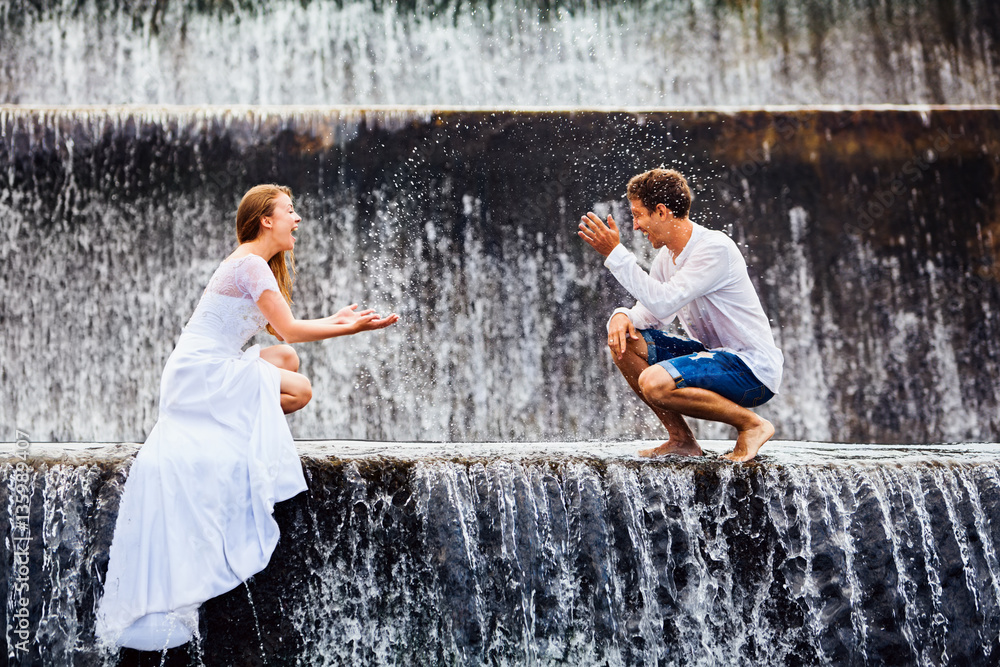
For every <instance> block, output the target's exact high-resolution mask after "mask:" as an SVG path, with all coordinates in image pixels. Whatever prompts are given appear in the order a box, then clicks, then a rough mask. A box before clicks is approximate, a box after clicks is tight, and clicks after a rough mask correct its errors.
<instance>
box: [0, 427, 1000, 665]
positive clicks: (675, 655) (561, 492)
mask: <svg viewBox="0 0 1000 667" xmlns="http://www.w3.org/2000/svg"><path fill="white" fill-rule="evenodd" d="M639 444H640V443H624V444H622V445H608V446H604V447H603V448H593V449H587V448H585V447H582V446H581V445H580V444H579V443H576V444H561V443H552V444H548V445H541V444H539V445H527V446H519V447H511V446H483V445H479V446H475V445H472V446H463V447H462V448H453V449H448V448H445V449H444V450H442V449H441V448H437V447H433V448H427V447H415V446H407V445H402V444H393V445H384V446H379V445H377V444H367V445H366V444H363V443H355V444H353V445H352V444H350V443H308V442H302V443H300V450H301V453H302V455H303V461H304V464H305V467H306V471H307V477H308V480H309V486H310V491H309V493H308V494H304V495H302V496H299V497H297V498H295V499H293V500H291V501H288V502H287V503H283V504H281V505H279V507H278V509H277V513H278V519H279V522H280V524H281V526H282V538H281V541H280V542H279V544H278V549H277V551H276V552H275V554H274V556H273V558H272V565H271V566H269V567H268V568H267V569H266V570H265V571H264V572H262V573H260V574H258V575H257V576H256V577H254V578H253V579H252V580H251V581H250V582H249V584H248V586H246V587H241V588H237V589H236V590H234V591H232V592H231V593H228V594H226V595H223V596H221V597H219V598H216V599H214V600H212V601H210V602H208V603H207V604H206V605H205V606H204V607H203V611H202V616H201V618H202V620H201V638H200V640H199V641H198V642H197V643H196V644H195V645H193V646H190V647H187V648H182V649H176V650H175V651H174V652H179V653H181V654H183V655H192V656H194V657H193V658H192V659H193V660H194V662H195V664H250V663H256V662H259V661H264V662H266V663H267V664H275V663H279V664H308V665H324V664H330V665H335V664H344V663H347V662H351V663H357V664H366V665H388V664H413V665H438V664H452V663H457V664H507V665H517V664H540V665H545V664H567V663H570V664H579V665H597V664H611V665H634V664H661V665H718V664H791V663H797V664H816V665H819V664H887V663H893V664H910V665H941V664H946V663H957V664H990V663H992V662H993V661H995V659H996V656H997V655H998V654H1000V642H998V639H997V638H998V636H1000V625H998V624H1000V608H998V606H1000V562H998V556H997V545H998V541H1000V532H998V528H997V526H996V521H995V517H996V515H997V513H998V512H1000V507H998V503H1000V466H998V464H997V455H998V453H1000V452H998V450H997V446H996V445H978V446H966V447H954V446H952V447H936V448H933V447H928V448H924V449H920V448H908V449H906V450H893V449H888V448H870V447H869V448H866V447H862V446H851V445H836V446H817V445H808V444H796V443H785V444H783V445H782V446H781V447H780V448H779V447H776V448H773V449H772V450H771V451H770V452H769V455H768V458H769V461H768V463H767V464H759V465H750V466H743V467H734V466H732V465H730V464H727V463H725V462H722V461H719V460H712V459H708V460H700V461H697V460H692V461H676V460H675V461H668V462H654V463H649V462H640V461H639V460H638V459H635V458H633V457H632V456H630V455H629V454H630V453H631V452H632V451H633V450H634V448H635V447H637V446H638V445H639ZM721 445H722V443H714V442H712V443H707V447H708V448H709V451H723V450H722V449H721V448H720V447H721ZM32 447H34V448H35V449H34V456H33V457H32V464H31V466H30V467H29V473H28V474H27V475H26V476H25V481H21V482H16V483H15V482H12V483H11V484H5V485H3V486H2V487H0V502H2V503H3V505H4V506H7V507H8V508H10V509H13V508H12V503H13V498H14V489H15V487H16V485H17V484H23V485H25V486H26V487H28V488H30V489H31V492H30V496H31V503H30V521H29V524H28V527H27V528H25V529H24V530H23V531H22V530H19V529H18V528H17V527H16V526H15V525H14V523H13V522H4V523H3V524H2V525H3V528H2V529H3V532H4V540H5V543H8V544H9V543H10V540H11V538H12V536H22V535H25V534H26V535H27V536H28V538H29V539H30V540H31V544H32V546H33V549H32V551H31V556H30V559H29V562H28V568H29V570H30V576H29V577H28V579H27V583H26V586H28V588H29V590H30V593H31V596H32V597H31V599H32V606H31V608H30V613H31V614H32V618H33V619H34V618H37V619H39V620H38V624H37V626H34V627H36V628H37V630H36V631H35V634H34V637H33V639H34V640H36V641H35V644H33V646H34V647H35V648H34V650H35V651H37V652H40V654H41V655H44V656H45V657H46V664H75V665H101V664H105V665H110V664H117V662H116V661H117V660H118V659H120V657H119V656H116V655H111V654H107V653H104V652H102V651H101V650H99V649H97V648H95V647H94V645H93V613H94V604H95V599H96V598H97V596H98V595H99V591H100V581H99V576H100V573H102V572H103V571H104V569H105V568H106V559H107V546H108V542H109V540H110V539H111V532H112V529H113V517H114V514H115V513H116V508H117V498H118V495H119V493H120V491H121V485H122V481H123V478H124V476H125V475H126V473H127V469H128V466H129V463H130V462H131V454H132V453H133V452H134V446H113V447H105V448H103V449H96V450H86V451H68V452H67V451H65V450H63V451H61V452H60V451H58V450H57V449H52V448H51V446H45V445H44V444H41V443H34V444H33V445H32ZM14 467H15V466H14V464H13V463H11V462H10V459H8V460H7V461H5V462H4V463H0V476H3V477H4V478H5V479H8V480H14V473H15V470H14ZM13 515H14V512H12V513H11V516H13ZM2 571H3V573H4V574H3V579H0V587H2V588H3V589H4V590H9V587H10V586H11V581H12V580H11V578H10V577H11V575H10V571H9V570H7V569H4V570H2ZM8 600H10V597H9V596H8ZM6 641H8V642H11V641H17V637H16V635H13V634H11V632H10V630H8V633H7V640H6ZM35 655H36V656H37V655H38V654H37V653H36V654H35ZM121 657H124V656H121ZM22 664H25V663H22Z"/></svg>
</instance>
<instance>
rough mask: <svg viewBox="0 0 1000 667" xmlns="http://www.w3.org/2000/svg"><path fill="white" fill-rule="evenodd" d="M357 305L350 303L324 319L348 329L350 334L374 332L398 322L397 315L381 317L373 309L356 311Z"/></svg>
mask: <svg viewBox="0 0 1000 667" xmlns="http://www.w3.org/2000/svg"><path fill="white" fill-rule="evenodd" d="M357 308H358V304H356V303H352V304H351V305H350V306H345V307H344V308H341V309H340V310H338V311H337V312H336V313H335V314H333V315H331V316H329V317H327V318H325V319H326V321H327V322H329V323H330V324H339V325H344V326H347V327H350V329H351V333H360V332H362V331H374V330H375V329H384V328H385V327H387V326H389V325H392V324H395V323H396V322H397V321H398V320H399V315H397V314H396V313H392V314H391V315H388V316H387V317H381V316H380V315H379V314H378V313H376V312H375V311H374V309H372V308H369V309H367V310H362V311H358V310H357Z"/></svg>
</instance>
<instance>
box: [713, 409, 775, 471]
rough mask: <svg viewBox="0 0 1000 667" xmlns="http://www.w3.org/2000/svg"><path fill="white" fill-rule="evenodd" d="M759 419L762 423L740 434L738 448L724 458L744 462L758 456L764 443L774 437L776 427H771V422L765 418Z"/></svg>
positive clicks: (737, 441) (737, 437)
mask: <svg viewBox="0 0 1000 667" xmlns="http://www.w3.org/2000/svg"><path fill="white" fill-rule="evenodd" d="M758 419H759V420H760V423H758V424H756V425H755V426H752V427H750V428H748V429H746V430H745V431H740V432H739V435H737V436H736V446H735V447H733V451H731V452H729V453H728V454H724V455H723V458H726V459H729V460H730V461H739V462H743V461H749V460H751V459H753V457H755V456H757V452H759V451H760V448H761V447H763V446H764V443H765V442H767V441H768V440H770V439H771V436H772V435H774V426H772V425H771V422H769V421H767V420H766V419H763V418H758Z"/></svg>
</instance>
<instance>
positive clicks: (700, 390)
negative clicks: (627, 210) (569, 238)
mask: <svg viewBox="0 0 1000 667" xmlns="http://www.w3.org/2000/svg"><path fill="white" fill-rule="evenodd" d="M627 196H628V200H629V205H630V206H631V209H632V228H633V229H635V230H638V231H640V232H642V234H643V235H644V236H645V237H646V238H647V239H648V240H649V242H650V243H651V244H652V246H653V247H654V248H657V249H659V253H657V255H656V257H655V259H654V260H653V266H652V269H651V270H650V272H649V273H646V271H645V270H643V269H642V268H641V267H640V266H639V264H638V262H637V260H636V257H635V255H634V254H632V253H631V252H629V251H628V250H626V249H625V247H624V246H622V245H621V243H620V242H619V230H618V225H617V224H616V223H615V221H614V219H613V218H612V217H611V216H610V215H609V216H608V219H607V224H606V225H605V224H604V222H603V221H602V220H601V219H600V218H599V217H598V216H597V215H595V214H594V213H588V214H587V215H586V216H584V217H583V218H582V219H581V221H580V231H579V235H580V237H581V238H583V240H584V241H586V242H587V243H589V244H590V245H591V246H592V247H593V248H594V249H595V250H597V251H598V252H599V253H601V254H602V255H604V256H605V258H606V259H605V261H604V265H605V266H606V267H607V268H608V269H609V270H610V271H611V273H612V274H613V275H614V277H615V278H616V279H617V280H618V282H620V283H621V284H622V286H624V287H625V289H626V290H628V291H629V293H630V294H631V295H632V296H634V297H635V298H636V299H637V303H636V304H635V306H633V307H632V308H618V309H616V310H615V312H614V313H613V314H612V316H611V319H610V321H609V322H608V347H609V348H610V349H611V355H612V358H613V359H614V362H615V364H616V365H617V366H618V369H619V370H620V371H621V372H622V375H624V376H625V379H626V380H627V381H628V383H629V385H630V386H631V387H632V389H633V390H635V392H636V394H638V395H639V397H640V398H641V399H642V400H643V401H644V402H645V403H646V404H647V405H648V406H649V407H650V408H651V409H652V410H653V412H654V413H655V414H656V416H657V417H658V418H659V419H660V421H661V422H663V425H664V427H666V429H667V433H668V434H669V440H667V441H666V442H664V443H663V444H662V445H660V446H658V447H654V448H652V449H647V450H643V451H641V452H639V453H640V454H641V455H643V456H660V455H664V454H683V455H690V456H700V455H701V454H702V450H701V447H700V446H699V445H698V442H697V441H696V440H695V438H694V434H693V433H692V432H691V429H690V427H689V426H688V424H687V422H686V421H685V420H684V416H685V415H686V416H688V417H695V418H698V419H708V420H712V421H719V422H724V423H726V424H729V425H730V426H733V427H734V428H735V429H736V430H737V432H738V434H737V438H736V446H735V448H734V449H733V451H732V452H731V453H729V454H727V455H726V458H728V459H730V460H733V461H749V460H750V459H752V458H753V457H754V456H756V455H757V452H758V451H759V450H760V448H761V446H763V444H764V443H765V442H767V441H768V439H770V437H771V436H772V435H774V427H773V426H772V425H771V423H770V422H769V421H767V420H766V419H763V418H761V417H760V416H758V415H756V414H755V413H753V412H751V411H750V410H749V409H748V408H755V407H757V406H760V405H762V404H764V403H766V402H767V401H768V400H770V399H771V398H772V397H773V396H774V395H775V394H776V393H777V392H778V385H779V384H780V382H781V365H782V360H783V359H782V355H781V350H779V349H778V348H777V347H776V346H775V344H774V337H773V335H772V334H771V328H770V326H769V324H768V321H767V317H766V316H765V315H764V310H763V309H762V308H761V305H760V299H759V298H758V297H757V292H756V291H755V290H754V287H753V284H752V283H751V282H750V277H749V276H748V275H747V266H746V262H745V261H744V259H743V256H742V255H741V254H740V251H739V248H737V247H736V244H735V243H734V242H733V240H732V239H730V238H729V237H728V236H726V235H725V234H723V233H722V232H718V231H712V230H709V229H706V228H705V227H702V226H701V225H698V224H695V223H693V222H691V220H690V219H688V212H689V209H690V207H691V190H690V189H689V188H688V184H687V181H686V180H685V179H684V177H683V176H682V175H681V174H680V173H678V172H677V171H674V170H672V169H671V170H666V169H653V170H652V171H647V172H645V173H643V174H639V175H638V176H635V177H634V178H632V180H630V181H629V183H628V189H627ZM674 318H677V320H679V322H680V324H681V325H682V326H683V327H684V331H685V332H686V333H687V334H688V335H689V336H691V338H683V337H680V336H676V335H671V334H668V333H666V332H664V331H663V329H665V328H666V327H667V326H668V325H670V324H671V322H673V320H674Z"/></svg>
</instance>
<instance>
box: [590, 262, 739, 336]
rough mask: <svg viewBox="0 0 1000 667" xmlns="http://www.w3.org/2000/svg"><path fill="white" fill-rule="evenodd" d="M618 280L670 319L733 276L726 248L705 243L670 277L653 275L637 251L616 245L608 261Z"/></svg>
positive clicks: (648, 306) (655, 313)
mask: <svg viewBox="0 0 1000 667" xmlns="http://www.w3.org/2000/svg"><path fill="white" fill-rule="evenodd" d="M604 266H606V267H608V269H609V270H610V271H611V273H612V275H614V277H615V279H616V280H618V282H619V283H621V284H622V287H624V288H625V289H627V290H628V291H629V294H631V295H632V296H634V297H635V298H636V299H637V300H638V301H639V303H640V304H641V305H643V306H645V308H646V309H647V310H648V311H649V313H650V314H651V315H652V316H653V317H655V318H656V319H658V320H661V321H662V320H669V319H671V318H672V317H673V316H674V314H675V313H676V312H677V311H678V310H680V309H681V308H683V307H684V306H686V305H687V304H689V303H691V301H693V300H694V299H696V298H698V297H699V296H704V295H705V294H708V293H709V292H712V291H714V290H716V289H718V288H719V287H721V286H722V284H723V283H724V282H725V281H726V279H727V277H728V275H729V257H728V254H727V253H726V252H725V249H724V248H721V247H717V246H705V247H703V248H699V249H698V251H697V252H696V253H695V254H693V255H692V256H691V257H689V258H688V259H687V261H686V262H685V263H684V266H682V267H681V268H680V269H679V270H678V271H677V272H676V273H675V274H674V275H673V276H672V277H671V278H670V279H669V280H667V281H661V280H657V279H656V278H654V277H652V276H650V275H649V274H648V273H646V271H644V270H643V269H642V267H640V266H639V263H638V261H637V260H636V257H635V255H634V254H632V253H631V252H629V251H628V250H626V249H625V247H624V246H619V247H616V248H615V249H614V250H613V251H612V252H611V253H610V254H609V255H608V257H607V259H606V260H605V261H604Z"/></svg>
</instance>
